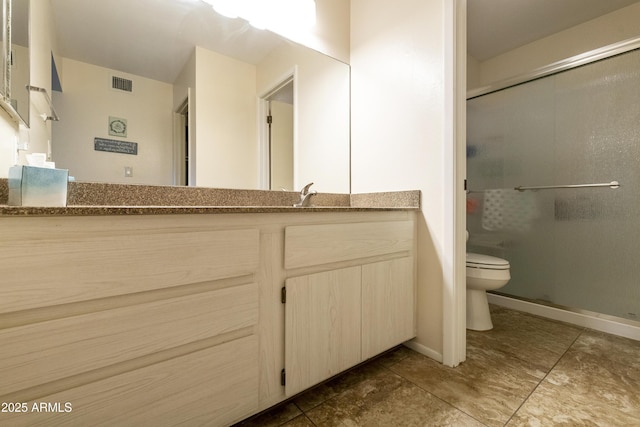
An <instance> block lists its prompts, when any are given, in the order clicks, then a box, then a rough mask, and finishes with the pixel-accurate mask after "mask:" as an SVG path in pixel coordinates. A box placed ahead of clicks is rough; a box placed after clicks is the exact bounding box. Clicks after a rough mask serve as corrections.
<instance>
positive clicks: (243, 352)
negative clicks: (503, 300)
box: [0, 190, 419, 426]
mask: <svg viewBox="0 0 640 427" xmlns="http://www.w3.org/2000/svg"><path fill="white" fill-rule="evenodd" d="M154 191H157V190H154ZM230 191H232V192H233V190H230ZM116 193H118V191H116ZM271 193H273V192H265V195H266V194H268V195H269V197H271V195H272V194H271ZM390 194H391V193H388V194H387V195H386V196H385V195H382V200H383V201H382V202H380V201H379V200H380V199H378V198H377V196H376V195H366V196H363V198H360V199H358V197H357V196H356V195H347V196H346V197H347V198H346V199H344V197H343V196H338V198H339V199H340V200H342V201H344V200H348V202H347V203H348V204H347V203H344V204H343V205H335V206H316V207H311V208H293V207H290V205H289V206H286V205H284V204H282V205H280V206H275V205H268V204H269V203H267V202H259V203H256V204H257V205H258V206H249V205H248V204H246V205H245V206H232V205H226V206H219V205H218V206H213V205H208V206H207V205H198V206H157V205H153V206H140V205H138V206H97V205H76V206H68V207H66V208H16V207H7V206H0V236H1V237H0V239H1V240H2V244H1V245H0V260H2V262H0V277H2V285H0V295H1V296H2V297H1V298H0V377H1V378H2V381H1V382H0V401H1V402H4V403H3V405H5V406H7V405H9V404H10V405H11V407H10V409H12V410H11V411H7V412H3V413H0V423H1V424H4V423H9V424H10V425H34V424H42V425H52V424H56V423H64V424H68V423H77V424H82V425H99V424H101V423H105V422H107V421H108V423H109V424H118V425H121V424H122V425H141V424H152V425H175V424H179V423H189V424H207V425H215V426H218V425H220V426H223V425H229V424H232V423H234V422H237V421H240V420H242V419H244V418H246V417H248V416H251V415H252V414H255V413H257V412H259V411H261V410H264V409H266V408H268V407H270V406H273V405H274V404H277V403H278V402H281V401H283V400H285V399H287V398H289V397H291V396H293V395H295V394H297V393H299V392H301V391H303V390H305V389H307V388H309V387H312V386H314V385H316V384H318V383H320V382H322V381H324V380H326V379H328V378H330V377H332V376H334V375H336V374H338V373H340V372H342V371H344V370H346V369H348V368H350V367H353V366H355V365H357V364H358V363H360V362H362V361H364V360H367V359H369V358H371V357H373V356H375V355H377V354H379V353H381V352H383V351H385V350H387V349H389V348H391V347H393V346H395V345H398V344H400V343H402V342H404V341H407V340H409V339H411V338H413V337H414V336H415V274H416V267H415V256H416V213H417V211H418V209H419V194H418V192H404V193H398V194H391V195H390ZM318 196H319V198H318V200H319V201H322V200H323V199H322V195H318ZM279 197H282V196H279ZM385 197H386V199H385ZM397 197H400V198H401V199H402V201H400V202H399V203H397V200H396V199H397ZM163 199H167V197H166V195H165V196H164V197H163ZM232 199H233V197H232ZM237 200H238V199H235V201H236V202H237ZM376 200H378V202H376ZM407 200H409V201H408V202H407ZM334 201H335V200H334ZM372 201H373V202H372ZM260 203H262V204H263V206H259V204H260ZM394 204H396V205H397V206H392V205H394ZM34 405H35V406H34ZM3 408H4V406H3ZM41 408H42V409H44V410H36V409H41ZM7 409H9V406H7Z"/></svg>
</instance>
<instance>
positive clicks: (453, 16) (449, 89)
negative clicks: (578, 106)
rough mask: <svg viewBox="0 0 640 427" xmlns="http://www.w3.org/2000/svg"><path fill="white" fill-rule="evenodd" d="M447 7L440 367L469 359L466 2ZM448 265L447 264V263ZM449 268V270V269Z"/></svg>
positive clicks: (457, 0)
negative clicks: (446, 197)
mask: <svg viewBox="0 0 640 427" xmlns="http://www.w3.org/2000/svg"><path fill="white" fill-rule="evenodd" d="M443 3H444V15H445V16H444V17H445V19H444V22H445V31H444V33H445V40H444V42H445V43H444V44H445V61H444V62H445V109H446V118H445V124H444V126H445V129H444V132H445V154H444V161H445V185H446V187H447V191H446V194H447V195H449V197H450V199H449V200H448V201H447V203H445V207H444V209H445V212H444V218H445V239H444V242H443V254H444V257H445V259H444V260H443V261H445V262H444V263H443V286H444V289H443V301H442V306H443V310H442V318H443V319H442V320H443V331H442V334H443V343H442V347H443V348H442V363H443V364H445V365H447V366H457V365H458V364H460V363H461V362H464V360H465V359H466V346H467V336H466V334H467V329H466V295H467V283H466V270H465V254H466V209H465V206H466V192H465V189H464V182H465V179H466V175H467V172H466V169H467V164H466V99H467V94H466V92H467V84H466V79H467V70H466V67H467V63H466V58H467V42H466V40H467V37H466V32H467V0H455V1H453V2H449V1H445V2H443ZM447 260H450V261H451V263H450V264H449V263H448V262H446V261H447ZM447 264H449V265H447Z"/></svg>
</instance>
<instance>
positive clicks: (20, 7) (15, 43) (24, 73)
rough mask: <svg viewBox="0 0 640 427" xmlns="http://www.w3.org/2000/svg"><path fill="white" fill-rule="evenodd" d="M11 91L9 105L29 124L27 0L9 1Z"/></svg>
mask: <svg viewBox="0 0 640 427" xmlns="http://www.w3.org/2000/svg"><path fill="white" fill-rule="evenodd" d="M10 28H11V53H10V56H9V58H8V61H9V64H10V75H11V85H10V87H11V89H10V100H9V103H10V104H11V106H12V107H13V109H14V110H15V111H16V112H17V113H18V115H19V116H20V118H21V119H22V120H23V121H24V122H25V123H26V124H28V123H29V91H28V90H27V86H28V85H29V76H30V73H29V41H30V40H29V0H11V21H10Z"/></svg>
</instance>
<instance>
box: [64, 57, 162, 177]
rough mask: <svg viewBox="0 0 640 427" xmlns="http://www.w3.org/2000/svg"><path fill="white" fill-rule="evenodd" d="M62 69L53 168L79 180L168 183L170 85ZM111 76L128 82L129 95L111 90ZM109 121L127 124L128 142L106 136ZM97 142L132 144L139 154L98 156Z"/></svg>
mask: <svg viewBox="0 0 640 427" xmlns="http://www.w3.org/2000/svg"><path fill="white" fill-rule="evenodd" d="M62 64H63V67H64V73H63V74H62V76H61V79H62V81H61V84H62V90H63V92H62V93H60V92H55V93H54V97H53V99H54V103H55V106H56V111H57V112H58V115H59V116H60V117H61V120H60V121H59V122H56V123H54V124H53V144H52V146H53V147H52V148H53V150H52V152H53V159H54V160H55V162H56V167H60V168H64V169H69V174H70V175H72V176H74V177H75V178H76V179H77V180H80V181H97V182H115V183H128V184H134V183H135V184H164V185H169V184H172V183H173V164H172V161H173V139H172V138H173V134H172V105H173V89H172V86H171V85H169V84H167V83H163V82H159V81H156V80H151V79H146V78H143V77H139V76H133V75H130V74H126V73H121V72H119V71H114V70H110V69H107V68H103V67H98V66H95V65H90V64H86V63H83V62H78V61H74V60H70V59H67V58H64V59H63V61H62ZM112 75H116V76H119V77H123V78H127V79H131V80H132V81H133V93H127V92H122V91H118V90H113V89H111V76H112ZM109 116H112V117H119V118H123V119H126V120H127V125H128V129H127V136H126V137H114V136H111V135H109V132H108V124H109ZM95 137H100V138H107V139H114V140H120V141H130V142H136V143H138V154H137V155H132V154H120V153H109V152H103V151H96V150H94V144H93V141H94V138H95ZM125 166H131V167H133V176H132V177H125V174H124V168H125Z"/></svg>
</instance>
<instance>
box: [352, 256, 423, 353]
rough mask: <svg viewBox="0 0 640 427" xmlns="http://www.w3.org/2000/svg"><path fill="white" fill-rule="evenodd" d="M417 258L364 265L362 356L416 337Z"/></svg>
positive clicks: (379, 351) (380, 351)
mask: <svg viewBox="0 0 640 427" xmlns="http://www.w3.org/2000/svg"><path fill="white" fill-rule="evenodd" d="M413 264H414V261H413V257H405V258H399V259H393V260H389V261H382V262H376V263H373V264H366V265H364V266H362V358H363V359H365V360H366V359H369V358H371V357H373V356H376V355H377V354H380V353H382V352H383V351H385V350H388V349H390V348H391V347H393V346H395V345H398V344H399V343H402V342H405V341H408V340H410V339H411V338H413V337H414V336H415V309H414V305H415V284H414V279H413V272H414V266H413Z"/></svg>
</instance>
